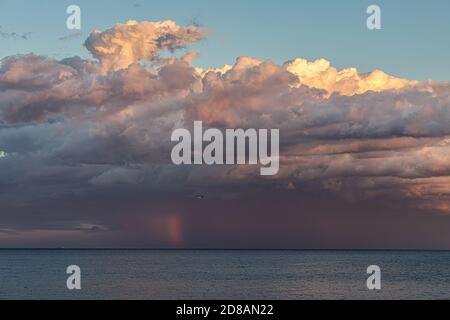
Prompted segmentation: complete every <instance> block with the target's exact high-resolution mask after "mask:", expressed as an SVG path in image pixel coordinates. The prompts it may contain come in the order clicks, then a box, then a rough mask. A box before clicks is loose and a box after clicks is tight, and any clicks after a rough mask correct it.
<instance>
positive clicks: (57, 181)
mask: <svg viewBox="0 0 450 320" xmlns="http://www.w3.org/2000/svg"><path fill="white" fill-rule="evenodd" d="M69 4H73V2H65V1H40V2H39V4H38V2H32V3H31V2H29V1H0V26H1V28H0V42H1V45H0V57H1V58H2V60H1V63H0V247H139V248H142V247H145V248H277V249H280V248H288V249H326V248H328V249H334V248H336V249H343V248H345V249H352V248H355V249H383V248H388V249H450V234H449V232H448V230H450V161H449V160H448V159H450V126H449V125H448V124H449V122H450V82H449V80H450V74H449V71H450V62H449V59H448V57H449V48H450V43H449V41H448V40H447V39H448V33H449V31H450V20H449V19H448V13H449V12H450V10H449V9H450V4H449V2H448V1H439V0H436V1H432V2H425V1H413V2H411V1H377V4H378V5H379V6H380V8H381V14H382V15H381V17H382V29H381V30H372V31H370V30H368V29H367V27H366V18H367V14H366V12H365V11H366V8H367V6H368V5H369V4H372V2H368V1H342V2H339V3H338V2H337V1H314V2H312V1H311V2H303V1H265V2H264V3H258V4H257V3H256V2H251V1H247V2H245V3H242V1H239V2H238V1H226V2H225V1H222V2H219V1H214V2H213V1H189V2H186V1H164V2H162V1H131V2H128V1H120V2H119V1H117V2H114V1H78V2H77V4H78V5H79V6H80V7H81V17H82V18H81V19H82V20H81V30H80V31H77V30H76V31H74V30H68V29H67V28H66V26H65V22H66V18H67V16H68V15H67V14H66V13H65V10H66V7H67V6H68V5H69ZM194 121H202V123H203V125H204V127H205V128H217V129H219V130H222V131H224V130H225V129H229V128H242V129H252V128H256V129H278V130H279V132H280V156H279V160H280V168H279V172H278V173H277V174H276V175H274V176H261V175H260V174H259V172H260V171H259V169H260V168H259V166H254V165H245V164H244V165H212V166H208V165H179V166H177V165H174V164H173V163H172V161H171V158H170V156H171V150H172V148H173V146H174V143H173V142H172V141H171V134H172V132H173V131H174V130H175V129H180V128H181V129H188V130H190V131H191V130H192V128H193V124H194Z"/></svg>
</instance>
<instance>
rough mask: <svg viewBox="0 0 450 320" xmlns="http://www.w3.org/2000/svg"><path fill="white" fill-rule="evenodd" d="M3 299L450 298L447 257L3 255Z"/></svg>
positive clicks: (161, 253)
mask: <svg viewBox="0 0 450 320" xmlns="http://www.w3.org/2000/svg"><path fill="white" fill-rule="evenodd" d="M71 264H76V265H79V266H80V267H81V269H82V290H80V291H77V292H74V291H69V290H67V289H66V279H67V275H66V273H65V270H66V267H67V266H68V265H71ZM372 264H375V265H379V266H380V267H381V269H382V290H381V291H378V292H374V291H368V290H367V288H366V279H367V275H366V268H367V266H369V265H372ZM0 299H450V252H424V251H422V252H411V251H398V252H397V251H386V252H384V251H375V252H368V251H153V250H0Z"/></svg>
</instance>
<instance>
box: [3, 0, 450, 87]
mask: <svg viewBox="0 0 450 320" xmlns="http://www.w3.org/2000/svg"><path fill="white" fill-rule="evenodd" d="M70 4H78V5H79V6H80V7H81V9H82V17H83V18H82V29H81V32H82V35H81V36H79V37H76V38H72V39H71V40H70V41H67V40H66V41H63V40H58V39H60V38H61V37H64V36H67V35H69V34H71V33H74V32H70V31H69V30H67V29H66V28H65V21H66V18H67V15H66V14H65V9H66V8H67V6H68V5H70ZM370 4H373V1H365V0H363V1H359V0H351V1H325V0H320V1H296V0H284V1H281V2H278V1H264V2H255V1H245V2H243V1H238V0H230V1H206V0H193V1H188V2H187V1H184V0H178V1H172V0H171V1H139V0H135V1H107V0H96V1H81V0H80V1H76V2H73V1H56V0H43V1H33V2H30V1H26V0H11V1H5V0H1V1H0V21H1V23H0V26H2V28H3V31H4V32H18V33H26V32H31V35H30V37H29V40H26V41H20V40H13V39H10V40H9V41H6V40H5V39H3V40H2V42H3V43H2V46H1V47H0V57H4V56H7V55H11V54H16V53H28V52H35V53H38V54H42V55H49V56H51V57H55V58H58V59H61V58H64V57H67V56H71V55H79V56H82V57H88V56H89V53H88V52H87V50H85V48H84V47H83V46H82V44H83V42H84V40H85V38H86V37H87V36H88V35H89V33H90V32H91V31H92V30H94V29H107V28H109V27H111V26H112V25H114V24H115V23H119V22H122V23H124V22H126V21H128V20H131V19H134V20H137V21H160V20H167V19H171V20H174V21H177V22H178V23H179V24H180V25H185V24H189V23H192V22H196V23H199V24H201V25H204V26H205V27H207V28H208V29H209V30H210V36H209V37H208V38H207V39H206V40H204V41H202V42H201V43H200V44H198V45H195V46H194V48H195V49H196V50H198V51H199V52H201V53H203V54H202V55H201V56H200V57H199V59H198V61H196V64H198V65H202V66H221V65H224V64H232V63H233V62H234V60H235V59H236V57H237V56H240V55H249V56H254V57H257V58H259V59H272V60H273V61H275V62H277V63H282V62H284V61H287V60H289V59H292V58H295V57H299V56H301V57H304V58H307V59H309V60H311V59H317V58H325V59H327V60H330V61H333V63H334V65H335V66H336V67H337V68H344V67H348V66H354V67H357V68H358V69H359V70H361V71H362V72H368V71H371V70H373V69H376V68H380V69H382V70H385V71H386V72H388V73H390V74H394V75H397V76H400V77H406V78H409V79H417V80H427V79H435V80H447V79H448V77H449V74H450V63H449V62H448V57H449V55H450V43H449V41H446V39H447V38H448V30H449V29H450V19H448V14H449V12H450V3H449V2H448V1H447V0H433V1H432V2H431V3H430V2H428V1H416V0H415V1H406V0H398V1H376V4H378V5H379V6H380V7H381V8H382V30H381V31H378V32H368V30H367V28H366V24H365V21H366V18H367V14H366V13H365V12H366V8H367V7H368V6H369V5H370ZM411 64H414V67H411Z"/></svg>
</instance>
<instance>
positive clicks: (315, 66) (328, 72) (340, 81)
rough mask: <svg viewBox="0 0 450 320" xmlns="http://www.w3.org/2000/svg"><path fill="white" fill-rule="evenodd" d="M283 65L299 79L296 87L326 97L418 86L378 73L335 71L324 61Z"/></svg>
mask: <svg viewBox="0 0 450 320" xmlns="http://www.w3.org/2000/svg"><path fill="white" fill-rule="evenodd" d="M284 65H285V67H286V69H287V70H288V71H289V72H292V73H293V74H295V75H297V76H298V77H299V80H298V82H297V86H300V85H306V86H308V87H311V88H317V89H323V90H325V91H326V92H328V93H329V94H332V93H339V94H342V95H346V96H352V95H355V94H361V93H365V92H367V91H375V92H381V91H385V90H399V89H404V88H407V87H413V86H414V85H416V84H418V81H412V80H407V79H401V78H396V77H393V76H390V75H388V74H386V73H384V72H383V71H381V70H375V71H373V72H370V73H368V74H363V75H361V74H359V73H358V70H357V69H356V68H346V69H343V70H340V71H338V70H336V68H334V67H332V66H331V63H330V62H329V61H327V60H325V59H318V60H315V61H307V60H305V59H302V58H297V59H294V60H291V61H288V62H286V63H285V64H284Z"/></svg>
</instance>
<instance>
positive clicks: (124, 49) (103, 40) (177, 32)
mask: <svg viewBox="0 0 450 320" xmlns="http://www.w3.org/2000/svg"><path fill="white" fill-rule="evenodd" d="M205 35H206V31H205V30H202V29H199V28H197V27H194V26H187V27H180V26H178V25H177V24H176V23H175V22H174V21H170V20H167V21H162V22H141V23H139V22H137V21H134V20H130V21H128V22H127V23H126V24H116V25H115V26H114V27H112V28H111V29H108V30H105V31H98V30H97V31H94V32H92V33H91V34H90V35H89V37H88V38H87V39H86V42H85V46H86V48H87V49H88V50H89V51H90V52H91V54H92V55H93V56H94V57H95V58H97V59H99V61H100V64H101V70H102V72H107V71H109V70H111V71H117V70H120V69H125V68H127V67H128V66H129V65H131V64H133V63H136V62H138V61H140V60H153V59H155V58H157V57H158V54H159V53H161V52H162V51H164V50H169V51H172V52H173V51H174V50H176V49H180V48H184V47H185V46H187V45H189V44H192V43H194V42H197V41H198V40H200V39H202V38H203V37H204V36H205Z"/></svg>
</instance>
